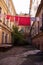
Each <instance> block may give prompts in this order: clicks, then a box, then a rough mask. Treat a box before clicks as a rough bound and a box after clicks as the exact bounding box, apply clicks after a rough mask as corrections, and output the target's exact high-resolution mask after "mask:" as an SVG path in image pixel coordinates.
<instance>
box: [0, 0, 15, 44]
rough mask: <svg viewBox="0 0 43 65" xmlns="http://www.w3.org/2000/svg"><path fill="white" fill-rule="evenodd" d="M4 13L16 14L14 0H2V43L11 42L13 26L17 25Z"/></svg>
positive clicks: (0, 18)
mask: <svg viewBox="0 0 43 65" xmlns="http://www.w3.org/2000/svg"><path fill="white" fill-rule="evenodd" d="M4 15H14V16H15V15H16V11H15V8H14V6H13V2H12V0H0V45H1V44H4V43H11V41H12V40H11V32H12V26H13V25H15V24H14V22H11V21H10V20H6V18H5V16H4Z"/></svg>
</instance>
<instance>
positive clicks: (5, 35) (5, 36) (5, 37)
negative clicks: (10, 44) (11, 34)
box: [5, 34, 7, 43]
mask: <svg viewBox="0 0 43 65" xmlns="http://www.w3.org/2000/svg"><path fill="white" fill-rule="evenodd" d="M5 43H7V34H6V35H5Z"/></svg>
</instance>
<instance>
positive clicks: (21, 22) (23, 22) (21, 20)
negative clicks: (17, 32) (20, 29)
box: [19, 17, 30, 26]
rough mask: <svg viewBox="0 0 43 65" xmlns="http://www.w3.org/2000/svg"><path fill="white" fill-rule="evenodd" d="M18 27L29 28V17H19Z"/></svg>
mask: <svg viewBox="0 0 43 65" xmlns="http://www.w3.org/2000/svg"><path fill="white" fill-rule="evenodd" d="M19 25H21V26H30V17H20V18H19Z"/></svg>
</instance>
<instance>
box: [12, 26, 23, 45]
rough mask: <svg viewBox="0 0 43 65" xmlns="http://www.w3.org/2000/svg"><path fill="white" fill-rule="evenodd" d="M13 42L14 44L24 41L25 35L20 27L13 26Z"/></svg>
mask: <svg viewBox="0 0 43 65" xmlns="http://www.w3.org/2000/svg"><path fill="white" fill-rule="evenodd" d="M12 28H13V31H12V43H13V45H15V44H16V45H18V44H23V43H24V37H23V35H22V34H21V33H20V32H19V31H18V27H14V26H13V27H12Z"/></svg>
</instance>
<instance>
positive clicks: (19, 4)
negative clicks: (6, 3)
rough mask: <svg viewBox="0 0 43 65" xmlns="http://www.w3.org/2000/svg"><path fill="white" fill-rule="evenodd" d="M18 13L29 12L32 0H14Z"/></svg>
mask: <svg viewBox="0 0 43 65" xmlns="http://www.w3.org/2000/svg"><path fill="white" fill-rule="evenodd" d="M13 3H14V7H15V9H16V13H17V14H20V13H29V5H30V0H13Z"/></svg>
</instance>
